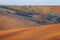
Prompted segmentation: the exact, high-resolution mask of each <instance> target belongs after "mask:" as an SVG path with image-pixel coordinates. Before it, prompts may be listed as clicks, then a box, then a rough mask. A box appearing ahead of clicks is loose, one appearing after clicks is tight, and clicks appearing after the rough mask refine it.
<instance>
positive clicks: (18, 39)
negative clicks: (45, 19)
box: [0, 24, 60, 40]
mask: <svg viewBox="0 0 60 40" xmlns="http://www.w3.org/2000/svg"><path fill="white" fill-rule="evenodd" d="M0 40H60V24H52V25H45V26H37V27H30V28H21V29H12V30H0Z"/></svg>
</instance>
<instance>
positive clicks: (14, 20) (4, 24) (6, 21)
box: [0, 14, 37, 29]
mask: <svg viewBox="0 0 60 40" xmlns="http://www.w3.org/2000/svg"><path fill="white" fill-rule="evenodd" d="M36 25H37V24H36V23H35V22H32V21H29V20H27V19H24V17H21V16H17V15H13V14H10V15H3V14H0V29H14V28H20V27H31V26H36Z"/></svg>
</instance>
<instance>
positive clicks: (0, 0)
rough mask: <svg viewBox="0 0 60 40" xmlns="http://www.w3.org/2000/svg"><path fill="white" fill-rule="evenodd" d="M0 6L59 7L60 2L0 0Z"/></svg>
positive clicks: (57, 0) (49, 0) (54, 0)
mask: <svg viewBox="0 0 60 40" xmlns="http://www.w3.org/2000/svg"><path fill="white" fill-rule="evenodd" d="M0 5H60V0H0Z"/></svg>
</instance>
